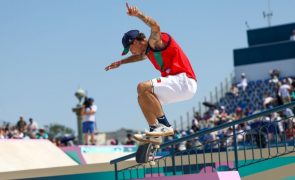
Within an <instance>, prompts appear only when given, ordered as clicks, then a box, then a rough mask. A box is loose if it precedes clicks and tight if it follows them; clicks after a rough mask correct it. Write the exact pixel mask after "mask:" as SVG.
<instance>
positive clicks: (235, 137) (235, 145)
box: [233, 125, 239, 171]
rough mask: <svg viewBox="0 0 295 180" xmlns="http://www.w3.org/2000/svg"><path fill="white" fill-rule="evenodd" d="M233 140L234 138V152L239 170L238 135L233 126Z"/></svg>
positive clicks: (236, 166)
mask: <svg viewBox="0 0 295 180" xmlns="http://www.w3.org/2000/svg"><path fill="white" fill-rule="evenodd" d="M233 135H234V136H233V138H234V151H235V168H236V170H237V171H238V170H239V159H238V144H237V134H236V127H235V125H233Z"/></svg>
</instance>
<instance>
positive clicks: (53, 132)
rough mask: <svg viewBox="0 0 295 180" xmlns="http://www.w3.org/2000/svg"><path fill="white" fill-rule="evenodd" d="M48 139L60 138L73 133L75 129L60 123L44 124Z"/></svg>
mask: <svg viewBox="0 0 295 180" xmlns="http://www.w3.org/2000/svg"><path fill="white" fill-rule="evenodd" d="M45 129H46V132H47V133H48V136H49V139H51V140H52V139H54V138H60V137H63V136H65V135H74V134H75V131H74V130H73V129H71V128H68V127H66V126H64V125H61V124H49V125H46V126H45Z"/></svg>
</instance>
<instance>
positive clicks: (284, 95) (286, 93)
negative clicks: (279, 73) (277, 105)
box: [278, 79, 291, 104]
mask: <svg viewBox="0 0 295 180" xmlns="http://www.w3.org/2000/svg"><path fill="white" fill-rule="evenodd" d="M290 92H291V87H290V85H289V84H288V83H287V79H283V84H282V85H281V86H280V88H279V92H278V95H279V97H280V98H281V101H282V102H283V104H287V103H290V102H291V96H290Z"/></svg>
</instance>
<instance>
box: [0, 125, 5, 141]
mask: <svg viewBox="0 0 295 180" xmlns="http://www.w3.org/2000/svg"><path fill="white" fill-rule="evenodd" d="M0 139H5V131H4V129H3V128H2V127H0Z"/></svg>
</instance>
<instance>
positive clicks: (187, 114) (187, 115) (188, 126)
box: [186, 112, 190, 130]
mask: <svg viewBox="0 0 295 180" xmlns="http://www.w3.org/2000/svg"><path fill="white" fill-rule="evenodd" d="M186 118H187V119H186V120H187V130H189V129H190V123H189V112H187V113H186Z"/></svg>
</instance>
